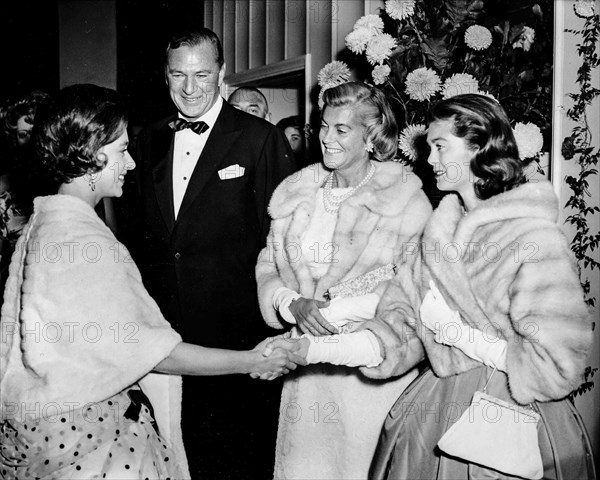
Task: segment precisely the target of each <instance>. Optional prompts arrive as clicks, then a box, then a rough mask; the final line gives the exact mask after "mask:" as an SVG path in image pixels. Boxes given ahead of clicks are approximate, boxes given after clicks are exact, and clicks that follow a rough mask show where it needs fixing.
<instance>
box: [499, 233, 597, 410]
mask: <svg viewBox="0 0 600 480" xmlns="http://www.w3.org/2000/svg"><path fill="white" fill-rule="evenodd" d="M519 247H520V253H522V254H523V255H524V258H523V263H522V264H521V265H520V267H519V269H518V271H517V274H516V276H515V278H514V280H513V282H512V284H511V286H510V288H509V292H508V296H509V302H510V308H509V316H510V321H511V326H512V328H513V329H514V335H513V336H511V337H509V340H508V342H509V347H508V353H507V368H508V378H509V384H510V389H511V392H512V394H513V397H514V399H515V400H516V401H518V402H519V403H522V404H527V403H530V402H532V401H549V400H557V399H560V398H563V397H565V396H566V395H568V394H569V393H570V392H571V391H572V390H573V389H575V388H577V387H578V386H579V385H580V383H581V382H582V380H583V376H582V375H583V372H584V368H585V364H586V361H587V357H588V354H589V352H590V348H591V343H592V327H591V317H590V314H589V312H588V309H587V306H586V305H585V303H584V301H583V294H582V289H581V286H580V283H579V278H578V276H577V272H576V270H575V267H574V264H573V262H572V259H571V255H570V252H569V250H568V246H567V242H566V239H565V238H564V236H563V235H562V234H561V232H560V231H559V230H558V227H557V226H556V225H555V224H553V223H551V222H546V225H544V226H543V227H542V228H537V229H536V230H535V233H534V234H529V235H527V237H526V238H522V239H520V240H519Z"/></svg>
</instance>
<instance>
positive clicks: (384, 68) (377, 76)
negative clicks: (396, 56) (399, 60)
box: [371, 65, 392, 85]
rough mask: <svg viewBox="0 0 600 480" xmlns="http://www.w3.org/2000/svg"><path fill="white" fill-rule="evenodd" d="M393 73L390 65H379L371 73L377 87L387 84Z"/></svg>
mask: <svg viewBox="0 0 600 480" xmlns="http://www.w3.org/2000/svg"><path fill="white" fill-rule="evenodd" d="M391 71H392V70H391V68H390V67H389V65H377V66H376V67H375V68H374V69H373V72H371V76H372V77H373V83H375V85H381V84H382V83H385V82H386V80H387V79H388V77H389V76H390V72H391Z"/></svg>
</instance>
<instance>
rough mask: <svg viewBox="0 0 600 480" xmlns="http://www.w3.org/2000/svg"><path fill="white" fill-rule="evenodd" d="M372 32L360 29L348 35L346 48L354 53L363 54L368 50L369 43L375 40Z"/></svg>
mask: <svg viewBox="0 0 600 480" xmlns="http://www.w3.org/2000/svg"><path fill="white" fill-rule="evenodd" d="M373 36H374V34H373V31H372V30H369V29H368V28H364V27H360V28H357V29H355V30H352V31H351V32H350V33H349V34H348V35H346V46H347V47H348V49H349V50H350V51H352V52H354V53H358V54H361V53H363V52H364V51H365V48H367V42H368V41H369V40H371V38H373Z"/></svg>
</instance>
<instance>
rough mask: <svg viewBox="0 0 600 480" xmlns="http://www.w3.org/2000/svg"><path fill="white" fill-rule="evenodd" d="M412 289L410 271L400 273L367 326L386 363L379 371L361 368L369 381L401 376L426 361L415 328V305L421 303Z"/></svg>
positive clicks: (390, 284) (382, 364)
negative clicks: (377, 341)
mask: <svg viewBox="0 0 600 480" xmlns="http://www.w3.org/2000/svg"><path fill="white" fill-rule="evenodd" d="M405 274H408V275H405ZM403 277H404V278H405V280H404V281H403V280H402V278H403ZM413 285H414V284H413V281H412V275H410V273H409V270H408V269H403V270H402V271H400V272H398V274H397V275H396V277H395V278H394V279H393V280H391V281H390V282H389V284H388V287H387V289H386V291H385V293H384V294H383V297H382V299H381V302H380V304H379V306H378V308H377V316H376V317H375V318H374V319H373V320H371V321H368V322H365V324H364V328H365V329H367V330H370V331H371V332H373V334H375V336H376V337H377V339H378V340H379V344H380V347H381V356H382V357H383V362H381V363H380V364H379V365H378V366H377V367H361V369H360V371H361V372H362V373H363V375H365V376H366V377H369V378H375V379H383V378H390V377H395V376H399V375H402V374H404V373H406V372H407V371H408V370H410V369H411V368H413V367H414V366H415V365H417V364H418V363H419V362H420V361H421V360H423V359H424V358H425V351H424V349H423V345H422V343H421V340H420V339H419V338H418V337H417V335H416V333H415V331H414V329H413V327H412V325H414V318H415V313H414V305H415V304H417V303H418V301H419V300H418V299H417V297H418V295H417V294H416V289H414V288H413ZM407 286H408V289H407V288H406V287H407ZM411 297H412V298H411Z"/></svg>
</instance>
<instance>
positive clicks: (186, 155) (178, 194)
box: [173, 96, 223, 219]
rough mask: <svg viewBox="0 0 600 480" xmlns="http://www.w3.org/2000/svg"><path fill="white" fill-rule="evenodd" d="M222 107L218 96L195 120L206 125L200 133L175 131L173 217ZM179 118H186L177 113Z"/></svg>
mask: <svg viewBox="0 0 600 480" xmlns="http://www.w3.org/2000/svg"><path fill="white" fill-rule="evenodd" d="M222 107H223V98H222V97H220V96H219V97H218V98H217V101H216V102H215V104H214V105H213V106H212V107H211V108H210V110H209V111H208V112H206V113H205V114H204V115H203V116H202V117H200V118H199V119H198V120H196V121H200V120H202V121H203V122H206V124H207V125H208V130H206V131H205V132H203V133H202V134H200V135H198V134H197V133H194V132H193V131H192V130H191V129H189V128H185V129H183V130H180V131H179V132H175V145H174V147H173V206H174V207H175V219H177V215H178V214H179V209H180V208H181V203H182V202H183V197H184V195H185V191H186V190H187V186H188V184H189V183H190V178H191V177H192V173H193V172H194V168H196V163H198V159H199V158H200V154H201V153H202V150H204V145H206V141H207V140H208V136H209V135H210V132H211V131H212V128H213V126H214V125H215V122H216V121H217V117H218V116H219V113H221V108H222ZM179 118H183V119H184V120H187V119H186V118H184V117H182V116H181V115H179Z"/></svg>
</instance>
